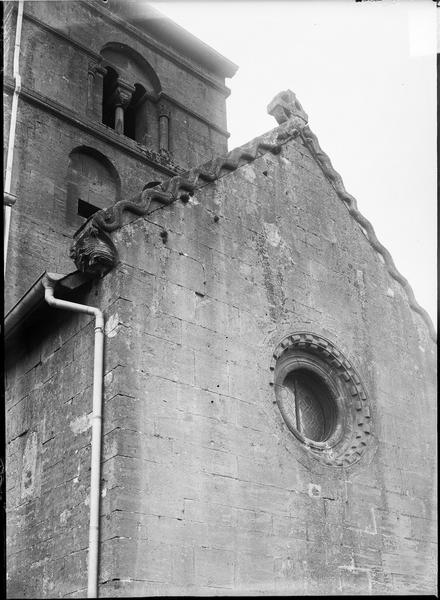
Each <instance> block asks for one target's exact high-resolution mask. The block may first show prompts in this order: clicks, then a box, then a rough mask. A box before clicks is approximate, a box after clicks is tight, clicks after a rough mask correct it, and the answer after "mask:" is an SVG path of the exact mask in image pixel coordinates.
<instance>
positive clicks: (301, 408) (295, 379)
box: [282, 369, 336, 442]
mask: <svg viewBox="0 0 440 600" xmlns="http://www.w3.org/2000/svg"><path fill="white" fill-rule="evenodd" d="M282 401H283V409H284V412H285V413H286V416H287V417H288V419H289V421H290V423H291V424H292V425H293V427H294V428H295V429H296V430H297V431H298V432H299V433H300V434H301V435H302V436H304V437H305V438H307V439H309V440H312V441H314V442H323V441H325V440H326V439H327V438H328V437H329V435H331V433H332V430H333V424H334V421H335V412H336V406H335V403H334V401H333V398H332V394H331V392H330V390H329V388H328V387H327V385H326V384H325V383H324V381H323V380H322V379H321V378H320V377H318V376H317V375H316V374H315V373H312V372H311V371H308V370H307V369H296V370H294V371H292V372H291V373H289V374H288V375H287V377H286V378H285V379H284V382H283V390H282Z"/></svg>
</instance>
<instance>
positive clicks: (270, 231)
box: [264, 223, 281, 247]
mask: <svg viewBox="0 0 440 600" xmlns="http://www.w3.org/2000/svg"><path fill="white" fill-rule="evenodd" d="M264 229H265V231H266V237H267V241H268V242H269V244H270V245H271V246H274V247H276V246H278V245H279V243H280V241H281V236H280V234H279V233H278V229H277V227H276V225H274V224H273V223H264Z"/></svg>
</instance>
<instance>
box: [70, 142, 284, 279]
mask: <svg viewBox="0 0 440 600" xmlns="http://www.w3.org/2000/svg"><path fill="white" fill-rule="evenodd" d="M280 150H281V145H280V144H276V143H275V144H274V143H269V142H265V141H262V140H261V139H258V138H257V139H256V140H254V141H253V142H251V143H250V144H248V145H246V146H242V147H240V148H235V150H232V152H229V153H228V154H227V155H226V156H223V157H218V158H216V159H214V160H211V161H209V162H207V163H205V164H203V165H201V166H200V167H197V168H195V169H191V170H190V171H187V172H186V173H184V174H182V175H177V176H175V177H172V178H171V179H168V180H166V181H164V182H163V183H162V184H159V185H157V186H155V187H147V186H148V184H147V186H145V187H144V189H143V190H142V192H141V193H140V194H138V195H137V196H135V197H134V198H132V199H130V200H120V201H119V202H116V204H114V205H113V206H112V207H110V208H107V209H105V210H100V211H98V212H96V213H95V214H94V215H92V216H91V217H90V219H89V220H88V221H87V223H86V224H85V225H84V226H83V227H82V228H81V229H80V230H78V232H77V233H76V234H75V238H74V242H73V244H72V248H71V253H70V256H71V257H72V259H73V260H74V262H75V265H76V267H77V269H78V270H79V271H82V272H86V273H96V272H97V271H99V273H101V274H105V273H106V272H108V271H110V270H111V269H112V268H113V266H114V265H115V264H116V260H117V255H116V249H115V247H114V245H113V243H112V242H111V239H110V237H109V236H108V235H107V234H108V233H110V232H112V231H115V230H116V229H119V228H120V227H121V226H122V225H123V214H124V212H126V211H127V212H131V213H133V214H135V215H138V216H143V215H145V214H147V212H148V209H149V207H150V204H151V202H152V201H153V200H156V201H157V202H160V203H162V204H164V205H166V204H171V203H172V202H175V201H176V200H177V199H178V198H179V196H180V197H187V196H188V194H190V195H192V194H193V193H194V191H195V189H196V188H197V187H199V186H201V185H203V184H204V183H206V182H212V181H215V180H216V179H218V178H219V177H221V176H222V174H225V173H227V172H230V171H235V170H236V169H237V168H238V167H239V166H241V165H243V164H247V163H250V162H252V161H254V160H255V159H256V158H257V157H258V156H261V155H262V154H264V153H265V152H272V153H274V154H277V153H279V152H280ZM106 244H109V248H108V249H107V250H105V249H104V246H105V245H106ZM96 246H97V247H96ZM95 247H96V248H95ZM101 267H102V268H101Z"/></svg>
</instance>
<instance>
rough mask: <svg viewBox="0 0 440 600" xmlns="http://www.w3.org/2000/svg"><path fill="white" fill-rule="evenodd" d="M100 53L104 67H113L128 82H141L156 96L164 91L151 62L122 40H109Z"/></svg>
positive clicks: (132, 83)
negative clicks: (121, 41)
mask: <svg viewBox="0 0 440 600" xmlns="http://www.w3.org/2000/svg"><path fill="white" fill-rule="evenodd" d="M100 54H101V56H102V58H103V66H104V67H107V66H109V67H112V68H113V69H115V70H116V71H117V72H118V73H119V76H120V77H121V78H122V79H123V80H125V81H126V82H127V83H129V84H131V85H134V84H135V83H137V84H141V85H142V86H143V87H144V88H145V89H146V90H147V92H149V93H150V94H152V95H154V96H155V97H156V98H157V97H158V96H159V94H160V92H161V91H162V87H161V84H160V80H159V77H158V76H157V74H156V71H155V70H154V69H153V67H152V66H151V65H150V63H149V62H148V61H147V60H145V58H144V57H143V56H141V55H140V54H139V53H138V52H136V50H133V48H130V46H127V45H126V44H122V43H120V42H108V43H107V44H105V45H104V46H103V47H102V49H101V51H100Z"/></svg>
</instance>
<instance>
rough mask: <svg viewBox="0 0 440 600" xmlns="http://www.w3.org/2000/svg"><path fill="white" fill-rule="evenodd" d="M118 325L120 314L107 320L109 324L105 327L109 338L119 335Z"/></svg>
mask: <svg viewBox="0 0 440 600" xmlns="http://www.w3.org/2000/svg"><path fill="white" fill-rule="evenodd" d="M118 325H119V315H118V313H115V314H114V315H111V316H110V317H109V318H108V319H107V323H106V324H105V327H104V332H105V335H106V336H107V337H109V338H112V337H115V335H117V333H118Z"/></svg>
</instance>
